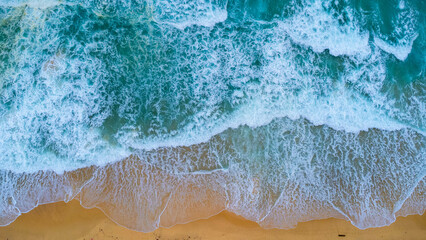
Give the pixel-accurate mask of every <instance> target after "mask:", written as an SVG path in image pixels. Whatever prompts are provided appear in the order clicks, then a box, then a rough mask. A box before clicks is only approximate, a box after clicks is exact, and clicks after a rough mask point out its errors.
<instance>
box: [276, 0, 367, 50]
mask: <svg viewBox="0 0 426 240" xmlns="http://www.w3.org/2000/svg"><path fill="white" fill-rule="evenodd" d="M330 2H333V1H330ZM330 2H328V1H327V2H325V3H323V1H312V2H307V3H305V4H304V6H303V7H302V8H300V9H298V10H296V13H294V14H293V16H291V17H289V18H288V19H286V20H285V21H284V22H283V27H284V28H285V29H286V32H287V33H288V34H289V35H290V36H291V38H292V39H293V41H295V42H297V43H299V44H302V45H305V46H308V47H310V48H312V50H313V51H315V52H323V51H324V50H325V49H328V50H329V51H330V54H332V55H334V56H340V55H347V56H352V55H359V56H362V57H365V56H368V54H369V53H370V51H371V50H370V47H369V45H368V38H369V33H368V32H366V31H362V30H361V29H360V28H359V24H358V23H357V19H356V18H355V17H354V14H353V13H352V11H351V10H350V9H349V8H344V10H343V12H334V10H333V8H326V7H325V5H327V4H328V5H330V4H331V3H330ZM336 14H339V15H340V16H338V17H334V16H333V15H336Z"/></svg>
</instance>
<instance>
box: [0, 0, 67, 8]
mask: <svg viewBox="0 0 426 240" xmlns="http://www.w3.org/2000/svg"><path fill="white" fill-rule="evenodd" d="M59 4H61V1H59V0H0V6H7V7H20V6H28V7H30V8H38V9H47V8H51V7H54V6H57V5H59Z"/></svg>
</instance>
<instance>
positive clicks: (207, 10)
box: [153, 0, 228, 29]
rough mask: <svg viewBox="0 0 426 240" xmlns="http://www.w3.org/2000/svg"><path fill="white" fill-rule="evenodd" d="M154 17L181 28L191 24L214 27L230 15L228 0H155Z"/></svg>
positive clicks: (161, 21)
mask: <svg viewBox="0 0 426 240" xmlns="http://www.w3.org/2000/svg"><path fill="white" fill-rule="evenodd" d="M153 4H154V14H153V18H154V19H155V20H156V21H158V22H160V23H166V24H170V25H172V26H174V27H176V28H179V29H185V28H186V27H189V26H191V25H200V26H205V27H212V26H214V25H215V24H217V23H219V22H223V21H225V20H226V19H227V17H228V12H227V11H226V5H227V0H213V1H209V0H180V1H168V0H158V1H154V3H153Z"/></svg>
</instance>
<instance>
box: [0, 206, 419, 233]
mask: <svg viewBox="0 0 426 240" xmlns="http://www.w3.org/2000/svg"><path fill="white" fill-rule="evenodd" d="M424 236H426V214H423V215H421V216H420V215H411V216H408V217H398V218H397V220H396V221H395V222H394V223H392V224H391V225H390V226H386V227H380V228H369V229H365V230H360V229H358V228H356V227H354V226H353V225H352V224H351V223H350V222H348V221H345V220H342V219H335V218H329V219H323V220H312V221H308V222H300V223H299V224H298V225H297V227H296V228H293V229H289V230H283V229H263V228H261V227H260V226H259V225H258V224H257V223H255V222H252V221H249V220H246V219H244V218H243V217H241V216H238V215H236V214H233V213H231V212H227V211H223V212H221V213H219V214H217V215H215V216H212V217H210V218H208V219H200V220H196V221H193V222H190V223H186V224H177V225H175V226H173V227H170V228H159V229H157V230H155V231H153V232H149V233H142V232H137V231H133V230H130V229H128V228H125V227H123V226H120V225H118V224H116V223H114V222H113V221H112V220H111V219H110V218H108V217H107V216H106V215H105V214H104V213H103V212H102V211H101V210H100V209H97V208H93V209H86V208H84V207H82V206H81V205H80V203H79V202H78V201H77V200H75V199H74V200H72V201H70V202H69V203H64V202H58V203H50V204H45V205H40V206H38V207H36V208H35V209H33V210H32V211H30V212H29V213H24V214H22V215H21V216H19V217H18V219H16V220H15V221H14V222H13V223H11V224H10V225H8V226H5V227H0V239H8V240H13V239H78V240H96V239H117V240H118V239H142V240H144V239H146V240H148V239H153V240H154V239H155V240H162V239H185V240H190V239H207V240H208V239H247V240H250V239H295V240H298V239H319V240H323V239H324V240H325V239H361V240H362V239H412V240H416V239H418V240H422V239H425V238H424Z"/></svg>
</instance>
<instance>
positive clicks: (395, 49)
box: [374, 0, 418, 61]
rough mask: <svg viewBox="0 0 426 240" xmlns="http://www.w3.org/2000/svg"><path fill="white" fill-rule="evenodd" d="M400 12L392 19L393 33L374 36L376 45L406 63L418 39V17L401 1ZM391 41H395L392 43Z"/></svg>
mask: <svg viewBox="0 0 426 240" xmlns="http://www.w3.org/2000/svg"><path fill="white" fill-rule="evenodd" d="M398 8H399V9H398V10H397V9H395V11H398V12H397V13H396V14H395V16H394V17H393V18H392V22H391V23H390V24H391V25H392V28H393V29H392V30H393V31H392V32H391V33H390V34H387V35H383V34H380V33H377V34H376V36H374V43H375V45H376V46H378V47H379V48H381V49H382V50H383V51H385V52H387V53H389V54H392V55H394V56H395V57H396V58H398V59H399V60H401V61H405V59H406V58H407V57H408V55H409V54H410V53H411V49H412V47H413V43H414V41H415V40H416V39H417V37H418V33H417V32H416V29H417V16H418V13H416V12H415V11H414V10H413V9H412V8H410V6H406V3H405V2H404V1H403V0H401V1H400V2H399V5H398ZM389 39H393V40H392V41H391V40H389Z"/></svg>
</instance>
